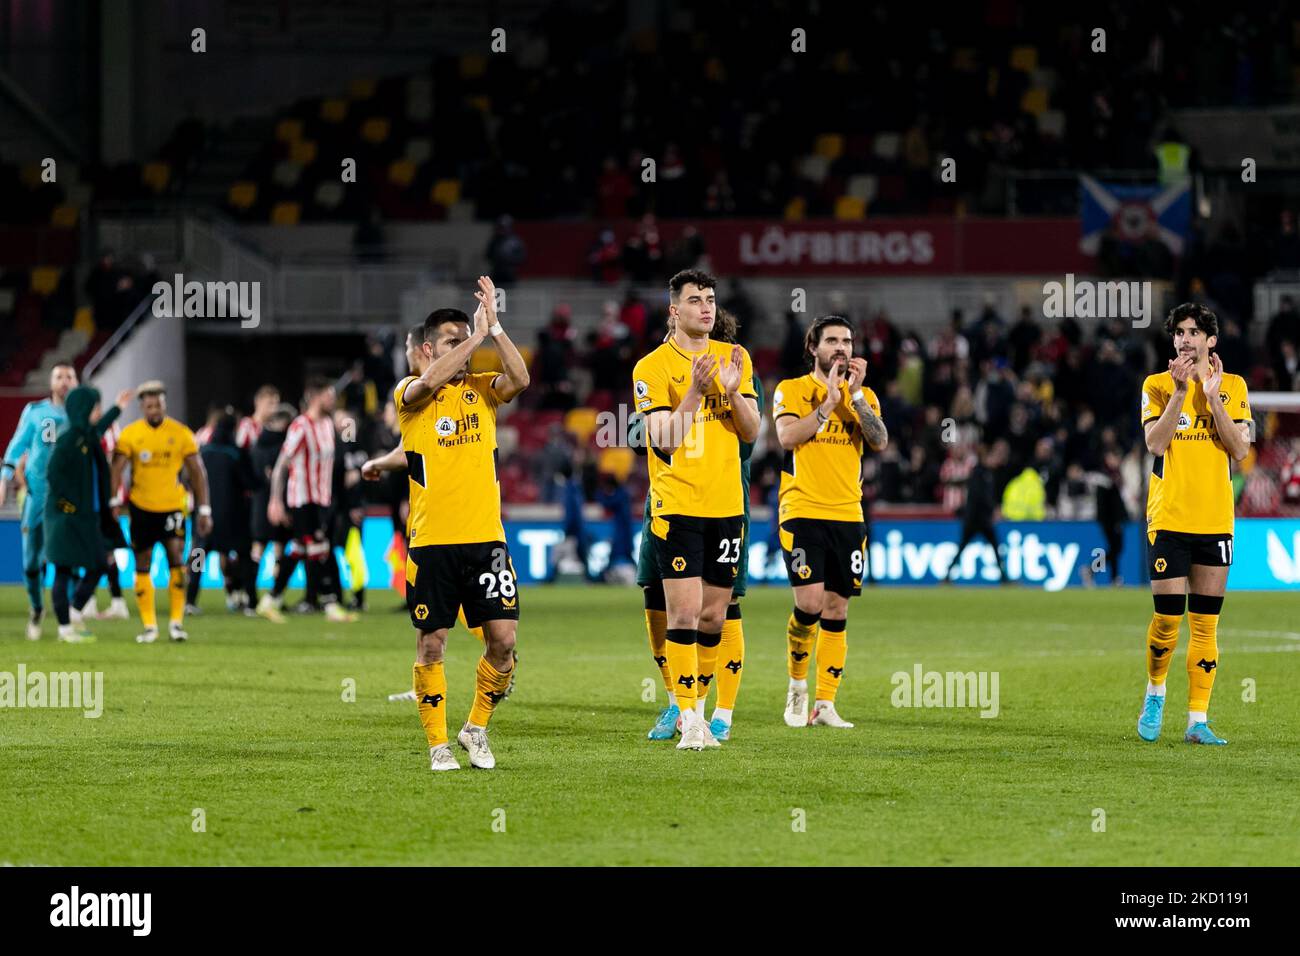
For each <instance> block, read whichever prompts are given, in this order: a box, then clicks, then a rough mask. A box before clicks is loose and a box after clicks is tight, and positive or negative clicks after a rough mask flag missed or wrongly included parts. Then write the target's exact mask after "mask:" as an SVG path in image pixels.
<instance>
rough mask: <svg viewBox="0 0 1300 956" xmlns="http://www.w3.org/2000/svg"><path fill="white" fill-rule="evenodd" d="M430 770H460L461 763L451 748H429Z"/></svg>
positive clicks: (445, 746) (443, 746)
mask: <svg viewBox="0 0 1300 956" xmlns="http://www.w3.org/2000/svg"><path fill="white" fill-rule="evenodd" d="M429 769H430V770H459V769H460V761H458V760H457V759H456V755H455V754H454V753H452V752H451V747H450V746H448V745H447V744H442V745H441V746H438V747H430V748H429Z"/></svg>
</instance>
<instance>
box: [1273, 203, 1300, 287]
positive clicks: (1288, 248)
mask: <svg viewBox="0 0 1300 956" xmlns="http://www.w3.org/2000/svg"><path fill="white" fill-rule="evenodd" d="M1272 245H1273V248H1272V253H1273V257H1272V258H1273V269H1274V270H1275V271H1277V272H1297V271H1300V233H1297V231H1296V223H1295V212H1293V211H1292V210H1290V209H1283V210H1282V211H1281V212H1280V213H1278V229H1277V233H1276V234H1275V235H1274V237H1273V243H1272Z"/></svg>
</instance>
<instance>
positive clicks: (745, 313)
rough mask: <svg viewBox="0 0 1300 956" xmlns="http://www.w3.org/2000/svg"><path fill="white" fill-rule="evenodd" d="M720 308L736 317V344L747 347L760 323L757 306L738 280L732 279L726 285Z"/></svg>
mask: <svg viewBox="0 0 1300 956" xmlns="http://www.w3.org/2000/svg"><path fill="white" fill-rule="evenodd" d="M722 308H724V309H726V310H727V311H728V312H730V313H731V314H732V315H734V316H735V317H736V342H737V343H738V344H740V345H744V346H748V344H749V342H750V341H751V340H752V339H753V336H754V329H755V328H756V327H758V326H760V325H761V324H762V323H761V316H760V315H759V310H758V306H757V305H755V304H754V299H753V297H752V296H751V295H750V294H749V293H748V292H747V291H746V290H745V287H744V285H743V284H742V283H741V281H740V279H739V278H732V279H731V281H730V282H728V283H727V298H726V299H725V300H724V301H723V303H722Z"/></svg>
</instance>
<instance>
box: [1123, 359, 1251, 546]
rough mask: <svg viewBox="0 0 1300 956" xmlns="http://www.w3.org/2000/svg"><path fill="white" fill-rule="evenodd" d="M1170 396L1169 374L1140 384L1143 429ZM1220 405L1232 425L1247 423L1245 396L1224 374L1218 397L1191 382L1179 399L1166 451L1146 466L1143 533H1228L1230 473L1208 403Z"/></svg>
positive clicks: (1241, 385) (1237, 379)
mask: <svg viewBox="0 0 1300 956" xmlns="http://www.w3.org/2000/svg"><path fill="white" fill-rule="evenodd" d="M1173 393H1174V379H1173V376H1172V375H1170V374H1169V373H1168V372H1161V373H1160V374H1159V375H1148V376H1147V379H1146V381H1145V382H1143V383H1142V427H1143V428H1144V429H1145V428H1146V425H1147V423H1148V422H1153V421H1155V420H1156V419H1158V418H1159V417H1160V416H1161V415H1162V414H1163V413H1164V410H1165V408H1166V407H1167V406H1168V404H1169V399H1170V397H1171V396H1172V395H1173ZM1211 401H1217V402H1221V403H1222V404H1223V405H1224V407H1225V408H1226V409H1227V411H1228V417H1229V418H1231V419H1232V420H1233V421H1234V422H1248V421H1250V420H1251V414H1250V396H1249V395H1247V393H1246V380H1245V379H1243V378H1242V377H1241V376H1240V375H1229V374H1227V373H1226V372H1225V373H1224V375H1223V385H1222V387H1221V390H1220V392H1219V394H1218V395H1213V396H1209V395H1206V394H1205V390H1204V388H1203V387H1202V385H1201V383H1200V382H1197V381H1193V382H1191V383H1190V385H1189V386H1188V389H1187V395H1186V397H1185V398H1184V399H1183V407H1182V410H1181V412H1180V414H1179V416H1178V427H1177V429H1175V431H1174V437H1173V439H1172V440H1171V441H1170V442H1169V448H1168V449H1166V451H1165V453H1164V454H1163V455H1161V456H1160V457H1159V458H1157V459H1155V462H1154V463H1153V464H1152V466H1151V484H1150V486H1149V487H1148V489H1147V531H1148V532H1152V531H1181V532H1184V533H1187V534H1231V533H1232V527H1233V508H1232V468H1231V461H1230V460H1229V457H1228V452H1227V449H1225V448H1224V447H1223V443H1222V442H1221V441H1220V440H1219V434H1218V431H1217V429H1216V428H1215V425H1214V417H1213V416H1212V415H1211V414H1210V407H1209V402H1211Z"/></svg>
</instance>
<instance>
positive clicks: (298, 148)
mask: <svg viewBox="0 0 1300 956" xmlns="http://www.w3.org/2000/svg"><path fill="white" fill-rule="evenodd" d="M289 158H290V159H292V160H293V161H294V162H295V163H297V164H298V165H299V166H310V165H311V164H312V163H314V162H316V141H315V140H314V139H300V140H295V141H294V143H293V145H292V146H290V147H289Z"/></svg>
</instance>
